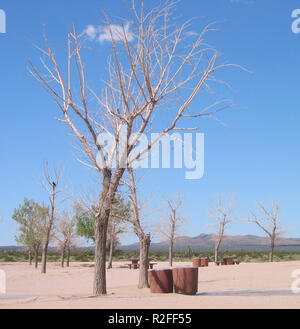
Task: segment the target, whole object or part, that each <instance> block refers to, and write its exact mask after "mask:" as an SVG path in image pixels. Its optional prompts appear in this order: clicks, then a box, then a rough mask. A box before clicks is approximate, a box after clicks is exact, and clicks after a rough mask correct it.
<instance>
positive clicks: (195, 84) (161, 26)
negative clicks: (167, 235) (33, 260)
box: [30, 0, 228, 295]
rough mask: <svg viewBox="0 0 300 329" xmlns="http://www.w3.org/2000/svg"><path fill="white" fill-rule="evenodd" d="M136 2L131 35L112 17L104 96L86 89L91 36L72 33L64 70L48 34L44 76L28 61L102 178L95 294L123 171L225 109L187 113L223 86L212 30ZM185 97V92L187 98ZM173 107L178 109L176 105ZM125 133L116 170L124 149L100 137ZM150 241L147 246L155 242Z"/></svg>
mask: <svg viewBox="0 0 300 329" xmlns="http://www.w3.org/2000/svg"><path fill="white" fill-rule="evenodd" d="M131 3H132V6H131V8H130V14H131V17H130V23H131V24H130V27H131V28H132V32H131V31H130V32H131V33H129V31H128V28H126V27H125V26H124V24H123V23H124V20H122V21H121V24H120V25H118V23H117V22H114V23H113V22H112V21H111V20H110V19H109V18H108V17H107V18H106V23H105V28H106V30H107V36H106V37H107V39H109V41H110V43H111V45H112V55H111V56H110V57H109V60H108V63H107V70H108V79H107V81H106V83H105V87H104V89H103V92H102V93H96V92H94V91H93V90H91V89H89V88H88V83H87V80H88V79H87V75H86V65H85V63H84V60H83V57H82V53H83V42H84V38H85V35H82V34H81V35H78V34H77V32H76V30H75V28H74V29H73V31H72V32H70V33H68V38H67V56H66V62H65V64H62V63H59V61H58V60H57V57H56V54H55V52H54V51H53V49H52V48H51V46H50V44H49V42H48V40H47V37H46V35H45V37H44V39H45V45H46V46H45V49H40V50H41V52H42V54H43V55H44V57H45V58H43V59H42V67H43V69H41V70H40V69H38V68H37V67H36V66H34V65H33V64H32V63H31V62H30V72H31V73H32V75H33V76H34V77H35V78H36V79H37V80H38V81H39V82H40V83H41V84H42V86H43V87H44V88H45V89H46V91H47V92H48V93H49V94H50V96H51V97H52V98H53V100H54V101H55V102H56V104H57V107H58V109H59V110H60V113H61V117H60V118H58V120H59V121H61V122H63V123H64V124H66V125H68V126H69V127H70V128H71V130H72V131H73V133H74V135H75V136H76V137H77V139H78V141H79V142H80V145H81V147H82V151H83V153H84V155H85V156H86V158H87V160H86V161H85V162H84V163H85V164H86V165H88V166H89V167H93V168H95V169H96V170H98V171H99V172H100V173H101V174H102V190H101V192H100V194H99V204H100V209H99V211H98V213H97V216H96V223H95V275H94V294H95V295H100V294H106V292H107V291H106V269H105V260H106V240H107V226H108V219H109V215H110V211H111V208H112V204H113V200H114V197H115V194H116V192H117V189H118V186H119V183H120V180H121V178H122V176H123V174H124V171H125V167H127V166H130V165H131V164H132V163H133V162H134V161H136V160H137V159H140V157H141V156H142V155H144V154H145V153H147V152H148V151H149V150H150V149H151V147H152V146H153V145H154V144H155V143H157V142H158V141H159V140H160V139H161V138H162V137H163V136H166V135H168V134H169V133H170V132H172V131H174V130H185V129H187V130H191V129H192V130H196V129H197V127H196V126H191V124H188V123H187V119H188V118H190V119H192V124H194V123H195V120H196V119H199V118H201V117H205V116H206V117H214V115H215V114H216V113H217V112H218V111H220V110H221V109H222V108H223V107H221V108H219V105H220V103H222V102H223V101H216V102H215V103H213V104H211V105H210V106H208V107H205V108H202V109H198V107H195V108H194V111H192V109H191V108H190V106H189V105H190V104H191V102H192V101H193V100H194V99H195V97H196V96H197V95H198V94H199V91H200V90H201V89H204V88H209V87H210V86H209V83H210V82H212V81H217V80H216V77H215V76H214V73H215V72H216V70H217V69H220V68H222V67H224V66H228V65H217V64H216V61H217V57H218V52H217V51H215V49H214V48H211V47H209V46H208V45H207V43H206V42H205V41H204V36H205V34H206V33H207V32H208V31H210V30H211V28H210V27H209V26H208V27H206V28H204V30H203V31H202V32H201V33H199V34H196V33H189V32H191V30H190V23H191V22H190V21H188V22H186V23H184V24H183V25H181V26H177V25H176V24H175V23H174V21H172V22H171V20H172V19H173V17H174V12H173V11H172V9H174V7H175V3H176V2H172V1H167V0H166V1H163V2H162V3H161V4H160V5H159V7H156V8H154V9H150V10H149V11H146V9H145V6H144V1H143V0H142V1H139V2H138V3H136V1H135V0H133V1H132V2H131ZM116 26H119V27H120V28H115V27H116ZM44 73H45V74H44ZM77 87H79V91H78V90H77ZM181 90H184V91H185V92H184V93H182V94H181V93H180V91H181ZM78 95H79V97H77V96H78ZM94 101H97V102H98V106H99V110H96V109H95V107H96V106H95V104H93V102H94ZM173 101H176V102H174V103H172V104H173V105H172V106H171V102H173ZM174 104H175V106H174ZM166 110H167V111H168V113H169V115H168V116H167V117H166V116H165V111H166ZM188 110H190V111H189V112H188ZM154 119H155V120H154ZM181 119H185V121H184V122H185V126H180V122H181ZM155 123H158V127H159V128H158V129H159V130H158V134H157V136H156V138H155V139H153V140H151V142H149V143H148V145H147V146H146V147H144V149H142V150H139V152H136V153H135V154H134V155H132V154H133V151H134V150H135V149H136V146H137V144H138V141H139V138H140V136H141V135H142V134H145V133H148V132H149V130H150V129H151V128H153V127H154V124H155ZM124 128H125V129H124ZM124 131H125V134H124V136H123V138H125V141H124V143H123V145H124V147H123V149H122V152H121V153H119V154H118V159H119V161H117V163H116V164H115V165H114V166H113V165H112V163H113V161H112V160H113V156H112V155H113V154H115V153H117V152H118V148H115V147H113V149H112V150H111V151H110V152H105V148H104V146H103V144H102V143H101V141H100V140H99V139H98V138H97V137H98V135H99V134H100V133H102V134H104V133H106V134H108V135H109V136H111V137H112V138H113V139H114V140H115V142H116V143H118V142H119V141H120V140H121V135H122V134H123V133H124ZM130 155H131V157H130ZM129 158H130V161H129ZM80 161H81V160H80ZM82 162H83V161H82ZM147 241H148V242H147V243H149V241H150V237H148V238H147Z"/></svg>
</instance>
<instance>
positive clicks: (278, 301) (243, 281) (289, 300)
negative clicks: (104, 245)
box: [0, 262, 300, 309]
mask: <svg viewBox="0 0 300 329" xmlns="http://www.w3.org/2000/svg"><path fill="white" fill-rule="evenodd" d="M122 264H123V263H121V262H116V263H114V268H113V269H111V270H108V271H107V287H108V295H107V296H103V297H97V298H95V297H93V296H91V293H92V283H93V267H92V264H90V263H72V264H71V266H70V267H69V268H60V267H59V264H57V263H49V264H48V272H47V274H41V273H40V270H35V269H34V267H33V266H29V265H28V264H25V263H0V269H2V270H4V271H5V273H6V277H7V290H6V294H5V295H4V294H2V295H1V294H0V308H1V309H4V308H6V309H7V308H28V309H29V308H62V309H63V308H68V309H69V308H98V309H107V308H108V309H109V308H111V309H140V308H150V309H159V308H169V309H176V308H186V309H191V308H194V309H204V308H300V294H294V293H293V292H292V291H291V285H292V282H293V280H295V279H293V278H292V276H291V274H292V272H293V271H294V270H296V269H300V262H282V263H272V264H270V263H245V264H240V265H233V266H216V265H214V264H212V263H210V265H209V267H203V268H199V281H198V294H197V295H196V296H185V295H177V294H151V293H150V290H149V289H142V290H140V289H137V282H138V270H129V269H126V268H120V265H122ZM183 265H191V264H190V263H175V264H174V266H183ZM166 267H168V264H167V263H159V264H158V265H157V266H156V268H166Z"/></svg>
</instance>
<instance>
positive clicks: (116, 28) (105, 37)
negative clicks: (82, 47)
mask: <svg viewBox="0 0 300 329" xmlns="http://www.w3.org/2000/svg"><path fill="white" fill-rule="evenodd" d="M84 33H85V34H86V35H87V36H88V37H89V39H90V40H95V41H98V42H100V43H103V42H105V41H109V42H112V38H113V39H114V41H117V42H118V41H124V39H125V36H126V39H127V40H128V41H129V42H131V41H133V40H134V33H133V32H132V31H131V30H130V24H129V23H126V24H125V25H124V26H122V25H115V24H110V25H106V26H98V27H95V26H93V25H89V26H87V28H86V29H85V30H84ZM111 34H112V35H111Z"/></svg>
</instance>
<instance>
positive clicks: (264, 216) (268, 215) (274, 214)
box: [248, 202, 282, 262]
mask: <svg viewBox="0 0 300 329" xmlns="http://www.w3.org/2000/svg"><path fill="white" fill-rule="evenodd" d="M257 208H258V215H256V214H255V213H252V216H251V217H252V218H250V219H249V220H248V221H249V222H250V223H253V224H256V225H257V226H258V227H259V228H260V229H262V230H263V231H264V232H265V233H266V234H267V236H268V238H269V239H270V253H269V262H273V254H274V248H275V243H276V239H277V238H278V237H279V236H280V235H281V234H282V231H280V229H279V228H278V212H279V205H278V203H277V202H273V204H272V206H271V208H270V209H269V210H268V209H267V208H266V207H265V205H264V204H263V203H261V202H260V203H258V205H257Z"/></svg>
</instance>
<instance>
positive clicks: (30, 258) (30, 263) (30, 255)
mask: <svg viewBox="0 0 300 329" xmlns="http://www.w3.org/2000/svg"><path fill="white" fill-rule="evenodd" d="M28 261H29V265H32V251H31V250H29V251H28Z"/></svg>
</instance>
